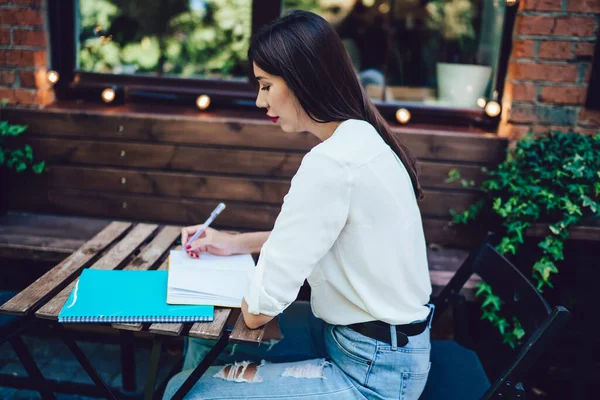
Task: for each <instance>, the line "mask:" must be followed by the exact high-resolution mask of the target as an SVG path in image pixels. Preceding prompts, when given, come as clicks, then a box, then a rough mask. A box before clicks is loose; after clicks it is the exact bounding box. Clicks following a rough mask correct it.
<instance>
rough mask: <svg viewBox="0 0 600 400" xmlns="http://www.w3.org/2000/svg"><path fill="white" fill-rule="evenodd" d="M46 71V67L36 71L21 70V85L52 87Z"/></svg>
mask: <svg viewBox="0 0 600 400" xmlns="http://www.w3.org/2000/svg"><path fill="white" fill-rule="evenodd" d="M46 73H47V71H46V69H45V68H40V69H37V70H35V71H19V81H20V82H21V87H30V88H38V89H45V88H49V87H51V86H52V85H51V84H50V82H48V78H47V75H46Z"/></svg>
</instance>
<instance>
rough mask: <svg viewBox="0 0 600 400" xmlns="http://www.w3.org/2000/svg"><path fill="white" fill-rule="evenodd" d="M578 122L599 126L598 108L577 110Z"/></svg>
mask: <svg viewBox="0 0 600 400" xmlns="http://www.w3.org/2000/svg"><path fill="white" fill-rule="evenodd" d="M578 123H579V125H583V126H600V110H589V109H587V108H582V109H581V111H580V112H579V120H578Z"/></svg>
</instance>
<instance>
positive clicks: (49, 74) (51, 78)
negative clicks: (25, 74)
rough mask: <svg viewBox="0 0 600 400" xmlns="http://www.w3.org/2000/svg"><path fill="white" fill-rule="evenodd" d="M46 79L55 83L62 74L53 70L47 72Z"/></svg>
mask: <svg viewBox="0 0 600 400" xmlns="http://www.w3.org/2000/svg"><path fill="white" fill-rule="evenodd" d="M46 79H48V82H50V83H51V84H53V85H54V84H55V83H56V82H58V80H59V79H60V75H58V72H56V71H52V70H51V71H48V72H47V73H46Z"/></svg>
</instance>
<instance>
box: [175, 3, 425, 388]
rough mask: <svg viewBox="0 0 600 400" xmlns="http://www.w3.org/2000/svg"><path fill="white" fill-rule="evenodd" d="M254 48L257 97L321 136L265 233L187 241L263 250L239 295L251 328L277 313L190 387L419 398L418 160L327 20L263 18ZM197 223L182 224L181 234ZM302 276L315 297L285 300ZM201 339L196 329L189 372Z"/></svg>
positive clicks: (225, 250)
mask: <svg viewBox="0 0 600 400" xmlns="http://www.w3.org/2000/svg"><path fill="white" fill-rule="evenodd" d="M249 58H250V60H251V61H252V65H253V72H254V77H255V80H256V81H257V82H258V85H259V90H258V96H257V99H256V105H257V106H258V107H260V108H263V109H264V110H265V112H266V114H267V117H269V118H271V119H272V120H273V122H274V123H278V124H279V125H280V126H281V128H282V129H283V130H284V131H285V132H302V131H308V132H310V133H312V134H314V135H315V136H317V137H318V138H319V139H320V140H321V143H320V144H318V145H317V146H315V147H314V148H313V149H312V150H311V151H310V152H309V153H308V154H307V155H306V156H305V157H304V159H303V160H302V164H301V166H300V168H299V170H298V172H297V174H296V175H295V176H294V178H293V179H292V184H291V188H290V191H289V193H288V194H287V195H286V197H285V199H284V204H283V207H282V209H281V213H280V214H279V216H278V218H277V221H276V222H275V226H274V228H273V230H272V231H271V232H257V233H248V234H239V235H230V234H227V233H224V232H219V231H216V230H214V229H208V230H207V231H206V234H204V236H203V237H202V238H200V239H199V240H197V241H196V242H195V243H193V244H192V245H191V246H190V248H188V249H187V251H188V253H189V254H190V255H191V256H192V257H201V252H205V251H207V252H210V253H213V254H218V255H228V254H235V253H249V252H258V251H260V259H259V261H258V265H257V266H256V268H255V270H254V271H253V275H252V277H251V279H250V284H249V287H248V290H247V292H246V294H245V296H244V300H243V303H242V312H243V316H244V319H245V321H246V324H247V325H248V326H249V327H250V328H257V327H259V326H262V325H264V324H265V323H267V322H269V321H270V320H272V319H273V318H274V317H275V316H278V315H280V314H281V315H280V318H279V323H280V327H281V331H282V334H283V339H282V340H281V341H279V342H277V343H271V344H270V345H268V346H267V345H265V346H261V347H260V348H257V349H251V348H246V349H245V348H242V346H237V347H236V348H233V349H231V350H230V351H229V352H228V353H229V354H227V352H226V353H224V355H223V357H222V361H224V362H227V361H232V362H233V363H232V364H230V365H226V366H225V367H220V366H213V367H211V369H209V370H208V371H207V373H205V374H204V376H203V377H202V378H201V379H200V380H199V381H198V382H197V383H196V385H195V386H194V387H193V388H192V390H191V391H190V392H189V394H188V397H187V398H191V399H202V398H210V399H216V398H219V399H221V398H223V399H230V398H282V399H283V398H294V397H301V398H303V399H312V398H320V399H325V398H326V399H330V398H331V399H333V398H335V399H359V398H363V399H364V398H368V399H397V398H402V399H417V398H418V397H419V395H420V393H421V391H422V390H423V387H424V385H425V381H426V379H427V374H428V371H429V350H430V342H429V321H430V317H431V312H430V307H429V306H428V305H427V302H428V300H429V296H430V293H431V284H430V281H429V273H428V268H427V260H426V248H425V240H424V235H423V228H422V222H421V216H420V213H419V209H418V207H417V198H420V197H421V188H420V185H419V179H418V176H417V171H416V168H415V161H414V159H413V158H412V156H411V155H410V153H409V152H408V150H407V149H406V148H405V147H404V146H403V145H401V144H400V143H398V142H397V141H396V140H395V138H394V137H393V136H392V134H391V133H390V129H389V127H388V126H387V124H386V123H385V121H384V119H383V118H382V117H381V115H380V114H379V112H378V111H377V109H376V108H375V107H374V106H373V104H372V103H371V101H370V100H369V98H368V97H367V96H366V95H365V92H364V91H363V89H362V88H361V86H360V84H359V82H358V79H357V77H356V74H355V72H354V71H353V68H352V64H351V62H350V59H349V57H348V54H347V53H346V51H345V50H344V47H343V44H342V42H341V40H340V38H339V36H338V35H337V34H336V33H335V31H334V30H333V28H332V27H331V26H330V25H329V24H328V23H327V22H326V21H325V20H324V19H322V18H321V17H319V16H317V15H316V14H312V13H309V12H303V11H294V12H291V13H289V14H287V15H286V16H284V17H282V18H280V19H278V20H276V21H274V22H272V23H271V24H269V25H268V26H265V27H264V28H262V29H261V30H260V31H259V32H258V33H257V35H256V37H255V38H254V40H253V42H252V44H251V46H250V50H249ZM196 229H198V226H194V227H188V228H185V229H184V230H183V234H182V241H183V242H184V243H185V242H186V241H187V238H188V237H189V235H191V234H193V233H194V232H195V231H196ZM305 279H307V280H308V282H309V284H310V286H311V292H312V294H311V304H310V305H311V306H312V307H311V308H312V310H311V309H309V308H308V306H307V304H306V303H298V302H296V303H294V304H293V305H292V306H291V307H288V306H290V305H291V303H292V302H294V300H295V298H296V296H297V294H298V291H299V289H300V287H301V286H302V284H303V282H304V280H305ZM205 352H206V347H205V346H204V345H203V343H201V342H200V341H193V340H191V341H190V342H189V345H188V350H187V352H186V362H185V366H184V369H187V370H186V371H184V372H182V373H180V374H178V375H176V376H175V377H174V378H173V379H172V380H171V382H170V384H169V386H168V388H167V390H166V392H165V397H166V398H169V397H170V396H172V395H173V394H174V393H175V391H176V390H177V388H178V387H179V386H180V385H181V384H182V382H183V381H184V380H185V378H186V377H187V376H188V375H189V373H190V372H191V370H189V369H190V368H193V367H194V366H195V365H196V364H197V363H198V362H199V360H200V359H201V357H202V356H203V354H204V353H205Z"/></svg>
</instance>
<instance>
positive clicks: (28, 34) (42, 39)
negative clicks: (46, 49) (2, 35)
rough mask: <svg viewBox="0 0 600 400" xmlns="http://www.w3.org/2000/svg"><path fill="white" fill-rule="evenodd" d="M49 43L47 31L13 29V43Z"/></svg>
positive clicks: (40, 44) (37, 44) (18, 44)
mask: <svg viewBox="0 0 600 400" xmlns="http://www.w3.org/2000/svg"><path fill="white" fill-rule="evenodd" d="M47 44H48V40H47V38H46V32H44V31H32V30H24V29H15V30H14V31H13V45H15V46H33V47H36V46H37V47H43V46H46V45H47Z"/></svg>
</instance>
